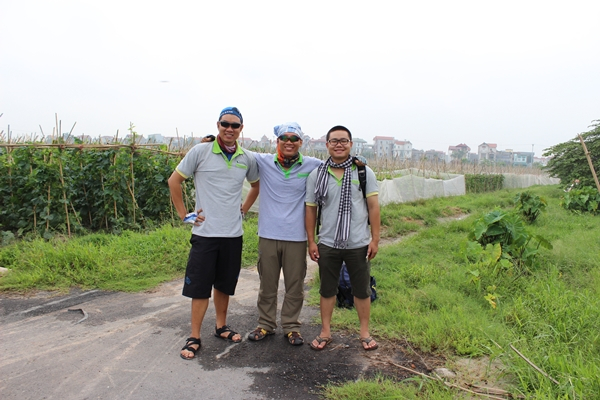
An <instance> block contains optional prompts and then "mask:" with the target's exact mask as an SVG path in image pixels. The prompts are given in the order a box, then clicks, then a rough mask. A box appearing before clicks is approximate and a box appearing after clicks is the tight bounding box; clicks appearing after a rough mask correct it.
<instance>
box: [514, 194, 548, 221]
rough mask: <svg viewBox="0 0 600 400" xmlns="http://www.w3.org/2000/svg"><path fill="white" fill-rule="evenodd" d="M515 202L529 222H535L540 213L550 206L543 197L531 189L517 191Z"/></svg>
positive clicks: (518, 209)
mask: <svg viewBox="0 0 600 400" xmlns="http://www.w3.org/2000/svg"><path fill="white" fill-rule="evenodd" d="M514 203H515V207H516V209H517V211H519V212H520V213H521V215H522V216H523V218H525V220H526V221H527V222H529V223H532V222H534V221H535V220H536V219H537V217H538V216H539V215H540V213H541V212H542V211H544V209H545V208H546V207H547V206H548V203H547V202H546V200H545V199H544V198H543V197H540V196H538V195H537V194H533V193H532V192H529V191H527V192H522V193H521V192H520V193H517V195H516V196H515V198H514Z"/></svg>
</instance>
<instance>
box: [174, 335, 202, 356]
mask: <svg viewBox="0 0 600 400" xmlns="http://www.w3.org/2000/svg"><path fill="white" fill-rule="evenodd" d="M194 345H198V348H197V349H195V348H193V347H192V346H194ZM200 347H202V340H200V338H195V337H189V338H187V339H186V340H185V346H183V347H182V348H181V351H183V350H187V351H191V352H192V353H194V355H193V356H191V357H190V358H188V357H184V356H183V354H181V353H179V357H181V358H183V359H184V360H193V359H194V357H196V352H197V351H198V350H200Z"/></svg>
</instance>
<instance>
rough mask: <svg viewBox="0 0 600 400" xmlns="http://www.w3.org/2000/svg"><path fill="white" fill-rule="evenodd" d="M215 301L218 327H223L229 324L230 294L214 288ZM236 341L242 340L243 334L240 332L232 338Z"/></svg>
mask: <svg viewBox="0 0 600 400" xmlns="http://www.w3.org/2000/svg"><path fill="white" fill-rule="evenodd" d="M213 297H214V299H213V301H214V303H215V314H216V320H217V328H222V327H223V326H224V325H227V308H228V307H229V295H228V294H225V293H223V292H221V291H220V290H217V289H213ZM231 339H232V340H233V341H234V342H237V341H240V340H242V336H241V335H240V334H239V333H238V334H237V335H235V336H233V337H232V338H231Z"/></svg>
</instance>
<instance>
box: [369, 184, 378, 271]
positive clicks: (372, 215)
mask: <svg viewBox="0 0 600 400" xmlns="http://www.w3.org/2000/svg"><path fill="white" fill-rule="evenodd" d="M367 206H368V207H369V221H370V222H371V242H370V243H369V247H368V249H367V258H368V259H369V260H372V259H374V258H375V256H376V255H377V251H379V239H380V231H381V219H380V212H379V196H377V195H373V196H369V197H367Z"/></svg>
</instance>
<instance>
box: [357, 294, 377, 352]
mask: <svg viewBox="0 0 600 400" xmlns="http://www.w3.org/2000/svg"><path fill="white" fill-rule="evenodd" d="M354 306H355V307H356V312H357V314H358V321H359V322H360V337H361V339H364V338H368V337H369V336H370V335H369V319H370V317H371V299H370V298H369V297H367V298H366V299H358V298H356V297H355V298H354ZM362 345H363V347H364V348H365V349H367V348H371V347H375V346H377V342H375V340H371V341H370V342H369V343H368V344H367V343H364V342H362Z"/></svg>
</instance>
